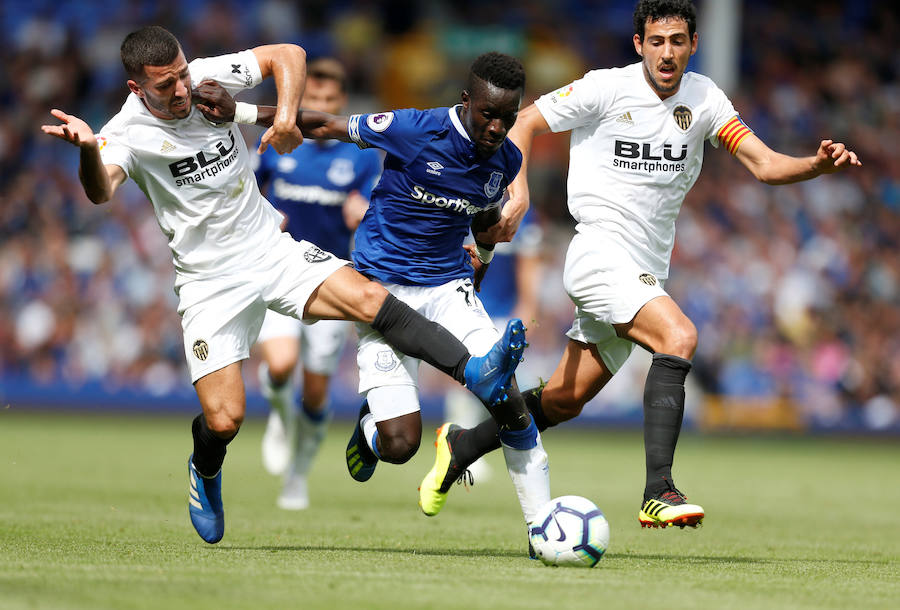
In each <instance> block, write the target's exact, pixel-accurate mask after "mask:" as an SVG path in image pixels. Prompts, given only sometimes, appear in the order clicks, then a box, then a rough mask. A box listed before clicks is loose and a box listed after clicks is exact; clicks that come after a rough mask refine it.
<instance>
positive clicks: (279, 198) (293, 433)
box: [256, 57, 381, 510]
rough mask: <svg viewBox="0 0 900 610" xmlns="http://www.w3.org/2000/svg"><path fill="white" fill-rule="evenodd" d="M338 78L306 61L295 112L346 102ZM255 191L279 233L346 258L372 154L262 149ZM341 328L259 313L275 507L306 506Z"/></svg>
mask: <svg viewBox="0 0 900 610" xmlns="http://www.w3.org/2000/svg"><path fill="white" fill-rule="evenodd" d="M346 84H347V74H346V71H345V70H344V67H343V66H342V65H341V64H340V62H338V61H337V60H336V59H334V58H330V57H321V58H318V59H315V60H312V61H310V62H308V63H307V67H306V88H305V89H304V91H303V97H302V99H301V101H300V105H301V107H302V108H306V109H309V110H317V111H321V112H327V113H331V114H336V113H339V112H341V111H342V110H343V108H344V106H345V105H346V103H347V88H346ZM258 161H259V164H258V167H257V168H256V178H257V181H258V182H259V185H260V189H261V190H262V191H263V192H264V194H265V195H266V196H267V198H268V199H269V201H270V202H271V203H272V205H274V206H275V208H276V209H277V210H278V211H279V212H281V214H282V215H283V216H284V218H285V220H284V230H285V231H287V232H288V233H290V234H291V236H292V237H293V238H294V239H296V240H297V241H301V240H306V241H309V242H312V243H314V244H316V245H318V246H319V247H321V248H322V249H323V250H327V251H328V252H331V253H333V254H337V255H338V256H341V257H348V256H349V255H350V247H351V240H352V237H353V231H354V230H355V229H356V227H357V226H358V225H359V222H360V221H361V220H362V217H363V214H364V213H365V211H366V208H367V207H368V205H369V195H370V194H371V191H372V187H373V186H375V182H376V181H377V180H378V177H379V176H380V175H381V158H380V156H379V155H378V152H377V151H375V150H371V149H360V148H359V147H357V146H355V145H353V144H350V143H346V142H339V141H337V140H308V141H304V142H303V143H302V144H301V145H300V146H299V147H297V148H296V149H294V150H293V151H292V152H291V153H288V154H284V155H279V154H278V153H277V151H275V150H274V149H272V148H269V149H267V150H266V151H265V152H264V153H263V154H262V155H259V156H258ZM349 330H350V323H349V322H345V321H343V320H320V321H319V322H317V323H315V324H304V323H302V322H301V321H300V320H297V319H296V318H292V317H290V316H285V315H282V314H280V313H278V312H276V311H272V310H269V311H267V312H266V317H265V320H264V321H263V325H262V328H261V330H260V332H259V338H258V339H257V345H258V346H259V349H260V354H261V357H262V360H263V362H262V364H261V366H260V367H259V382H260V388H261V391H262V394H263V396H264V397H265V398H266V400H267V401H268V403H269V406H270V407H271V410H270V412H269V418H268V422H267V425H266V431H265V434H264V435H263V442H262V457H263V465H264V466H265V467H266V470H268V471H269V472H270V473H272V474H277V475H281V474H283V475H284V482H283V485H282V490H281V494H280V495H279V496H278V502H277V503H278V506H279V507H280V508H283V509H286V510H302V509H305V508H307V507H308V506H309V492H308V487H307V474H308V473H309V469H310V467H311V466H312V462H313V460H314V458H315V456H316V454H317V453H318V450H319V446H320V445H321V443H322V440H323V439H324V437H325V433H326V431H327V427H328V422H329V420H330V419H331V418H330V414H329V411H328V403H327V399H328V386H329V382H330V380H331V376H332V375H333V374H334V372H335V370H336V369H337V366H338V363H339V361H340V355H341V351H342V348H343V346H344V344H345V343H346V341H347V334H348V331H349ZM301 350H302V356H303V394H302V399H301V400H300V404H299V405H298V404H297V399H296V389H295V387H294V384H293V376H294V369H295V368H296V366H297V361H298V360H299V358H300V355H301Z"/></svg>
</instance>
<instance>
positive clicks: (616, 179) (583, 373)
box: [419, 0, 862, 528]
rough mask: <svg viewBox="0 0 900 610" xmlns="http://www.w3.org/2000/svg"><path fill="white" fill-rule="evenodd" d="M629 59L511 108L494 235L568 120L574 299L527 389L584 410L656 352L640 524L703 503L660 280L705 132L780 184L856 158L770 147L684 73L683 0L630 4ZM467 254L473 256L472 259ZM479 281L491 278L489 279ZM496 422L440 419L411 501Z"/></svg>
mask: <svg viewBox="0 0 900 610" xmlns="http://www.w3.org/2000/svg"><path fill="white" fill-rule="evenodd" d="M634 27H635V34H634V48H635V51H637V54H638V55H639V56H641V58H642V61H640V62H639V63H635V64H632V65H630V66H626V67H624V68H613V69H605V70H593V71H590V72H588V73H587V74H585V75H584V77H583V78H581V79H579V80H576V81H575V82H573V83H571V84H569V85H566V86H564V87H562V88H561V89H558V90H556V91H554V92H552V93H550V94H547V95H544V96H543V97H541V98H539V99H538V100H537V101H536V102H535V103H534V104H533V105H531V106H529V107H528V108H526V109H525V110H523V111H522V112H521V113H520V114H519V119H518V121H517V122H516V125H515V127H514V128H513V129H512V130H511V131H510V134H509V138H510V139H511V140H513V141H514V142H515V143H516V144H517V145H518V147H519V148H520V150H521V151H522V153H523V155H524V158H525V161H523V164H522V171H521V172H520V173H519V175H518V177H517V178H516V179H515V181H514V182H513V183H512V184H511V185H510V188H509V192H510V201H509V202H508V203H507V204H506V206H504V208H503V212H502V218H501V220H500V222H499V223H497V224H496V225H494V226H493V227H491V229H490V234H491V235H490V237H491V239H490V240H487V236H483V237H482V238H481V239H482V241H486V240H487V241H507V240H509V239H510V237H511V236H512V235H513V234H514V233H515V230H516V228H517V227H518V224H519V221H520V219H521V218H522V216H523V215H524V213H525V211H526V210H527V209H528V205H529V201H528V184H527V171H526V165H527V159H528V155H529V152H530V150H531V143H532V140H533V138H534V137H535V136H536V135H539V134H541V133H546V132H547V131H554V132H561V131H571V143H570V154H569V176H568V205H569V212H570V213H571V214H572V216H573V217H574V218H575V220H576V221H577V222H578V225H577V228H576V230H577V233H576V235H575V237H574V238H573V239H572V242H571V244H570V246H569V250H568V253H567V256H566V263H565V271H564V275H563V281H564V284H565V287H566V291H567V292H568V293H569V296H570V297H571V299H572V301H573V302H574V303H575V320H574V322H573V324H572V328H571V329H570V330H569V331H568V333H567V336H568V337H569V342H568V345H567V347H566V350H565V353H564V354H563V356H562V359H561V361H560V363H559V365H558V366H557V368H556V371H555V372H554V373H553V375H552V376H551V377H550V380H549V381H548V382H547V383H546V385H545V386H544V387H543V388H535V389H532V390H528V391H525V392H523V396H524V397H525V400H526V403H527V404H528V406H529V409H530V411H531V413H532V416H533V417H534V420H535V423H537V425H538V429H539V430H541V431H543V430H544V429H546V428H548V427H550V426H555V425H556V424H559V423H561V422H564V421H566V420H569V419H572V418H573V417H576V416H577V415H578V414H579V413H581V409H582V408H583V407H584V405H585V404H586V403H587V402H588V401H589V400H590V399H592V398H593V397H594V396H595V395H596V394H597V393H598V392H599V391H600V390H601V389H602V388H603V387H604V386H605V385H606V384H607V383H608V382H609V380H610V379H611V378H612V376H613V375H614V374H615V373H616V371H618V370H619V368H620V367H621V366H622V365H623V364H624V362H625V360H626V359H627V358H628V356H629V355H630V354H631V351H632V350H633V349H634V346H635V344H637V345H641V346H643V347H644V348H645V349H647V350H649V351H650V352H651V353H652V354H653V363H652V365H651V367H650V371H649V374H648V375H647V381H646V385H645V387H644V451H645V457H646V472H647V478H646V485H645V488H644V495H643V500H642V501H641V508H640V510H639V511H638V520H639V521H640V523H641V526H642V527H666V526H668V525H678V526H680V527H682V528H683V527H685V526H693V527H696V526H697V525H699V524H700V522H701V521H702V520H703V517H704V510H703V508H702V507H701V506H699V505H697V504H690V503H688V502H687V498H686V497H685V496H684V494H682V493H681V492H680V491H679V490H678V489H677V488H676V487H675V485H674V482H673V480H672V462H673V458H674V454H675V444H676V442H677V440H678V435H679V432H680V430H681V422H682V416H683V413H684V381H685V378H686V376H687V374H688V372H689V371H690V369H691V358H692V357H693V355H694V351H695V349H696V347H697V329H696V328H695V327H694V325H693V323H692V322H691V321H690V320H689V319H688V318H687V316H685V315H684V313H683V312H682V311H681V309H680V308H679V307H678V305H677V304H676V303H675V301H673V300H672V298H671V297H670V296H669V295H668V294H667V293H666V292H665V290H664V288H663V287H664V284H665V280H666V278H667V277H668V275H669V260H670V258H671V254H672V248H673V246H674V240H675V219H676V218H677V216H678V212H679V210H680V208H681V204H682V202H683V201H684V197H685V195H686V194H687V192H688V190H690V188H691V186H693V184H694V182H695V181H696V179H697V176H698V175H699V173H700V167H701V164H702V162H703V143H704V140H709V141H710V143H711V144H712V145H713V146H715V147H720V146H721V147H723V148H725V149H726V150H727V151H728V152H729V153H731V154H732V155H734V156H735V157H736V158H737V159H738V161H740V162H741V163H742V164H743V165H744V166H745V167H746V168H747V169H748V170H749V171H750V172H751V173H752V174H753V175H754V176H755V177H756V178H757V179H758V180H760V181H762V182H765V183H767V184H787V183H792V182H798V181H801V180H808V179H810V178H815V177H816V176H819V175H820V174H827V173H833V172H836V171H839V170H842V169H845V168H847V167H851V166H860V165H862V164H861V163H860V161H859V159H858V158H857V156H856V154H855V153H853V152H852V151H849V150H847V149H846V147H845V146H844V145H843V144H840V143H836V142H833V141H831V140H822V142H821V143H820V144H819V148H818V150H817V151H816V153H815V154H814V155H812V156H810V157H803V158H798V157H790V156H786V155H783V154H779V153H776V152H774V151H772V150H771V149H770V148H769V147H767V146H766V145H765V144H764V143H763V142H762V141H761V140H760V139H759V138H758V137H757V136H755V135H754V134H753V132H752V131H751V130H750V129H749V128H748V127H747V125H745V124H744V123H743V121H742V120H741V118H740V116H739V115H738V114H737V112H735V110H734V107H733V106H732V104H731V102H730V101H729V100H728V98H727V97H726V96H725V94H724V93H723V92H722V91H721V90H720V89H719V88H718V87H717V86H716V85H715V84H714V83H713V82H712V81H711V80H709V79H708V78H706V77H705V76H701V75H699V74H696V73H692V72H687V73H686V72H685V69H686V68H687V64H688V59H689V58H690V56H691V55H693V54H694V53H695V52H696V50H697V34H696V32H695V30H696V14H695V11H694V7H693V5H692V4H691V3H690V2H689V1H688V0H641V2H639V3H638V5H637V7H636V8H635V12H634ZM475 264H477V263H475ZM486 281H490V280H489V279H488V280H486ZM494 428H495V425H494V422H493V421H490V420H489V421H485V422H482V423H481V424H479V425H478V426H476V427H475V428H472V429H470V430H465V429H462V428H459V427H457V426H454V425H452V424H451V425H449V426H448V425H446V424H445V427H442V429H445V434H444V435H443V437H439V438H438V443H437V459H436V462H435V466H434V468H432V470H431V472H429V473H428V475H426V477H425V479H424V480H423V481H422V486H421V487H420V498H419V501H420V503H422V504H423V505H428V506H429V507H430V508H431V510H432V511H433V513H434V514H436V513H437V511H439V510H440V508H441V507H442V506H443V504H444V502H445V501H446V496H447V493H448V492H449V489H450V486H451V484H452V483H453V481H454V480H456V479H457V478H458V477H459V476H461V475H462V474H463V473H464V472H465V469H466V467H467V466H468V464H471V463H472V462H473V461H475V460H476V459H477V458H479V457H481V456H482V455H483V454H485V453H487V452H488V451H491V450H493V449H494V448H495V447H497V446H498V443H497V441H496V431H495V429H494Z"/></svg>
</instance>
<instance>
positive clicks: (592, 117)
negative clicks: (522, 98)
mask: <svg viewBox="0 0 900 610" xmlns="http://www.w3.org/2000/svg"><path fill="white" fill-rule="evenodd" d="M612 90H613V87H612V86H610V83H609V82H608V70H592V71H590V72H588V73H587V74H585V75H584V76H583V77H582V78H579V79H578V80H576V81H574V82H572V83H569V84H568V85H565V86H564V87H560V88H559V89H557V90H556V91H553V92H552V93H547V94H545V95H542V96H541V97H539V98H538V99H537V100H535V102H534V104H535V106H537V108H538V110H539V111H540V112H541V115H542V116H543V117H544V120H545V121H547V125H549V126H550V130H551V131H554V132H560V131H568V130H570V129H574V128H575V127H580V126H582V125H586V124H588V123H593V122H594V121H597V120H598V119H600V118H601V117H602V116H603V115H604V114H605V113H606V111H607V108H608V107H609V104H610V101H611V99H610V93H609V92H611V91H612Z"/></svg>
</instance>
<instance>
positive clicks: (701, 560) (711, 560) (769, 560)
mask: <svg viewBox="0 0 900 610" xmlns="http://www.w3.org/2000/svg"><path fill="white" fill-rule="evenodd" d="M207 548H208V549H209V550H215V551H223V552H227V551H263V552H267V553H282V552H355V553H390V554H394V555H410V556H415V555H419V556H425V557H495V558H513V559H523V558H526V557H527V556H528V554H527V552H526V550H525V549H522V551H502V550H497V549H485V548H482V549H435V548H430V549H428V548H426V549H421V548H409V547H406V548H388V547H343V546H329V545H318V546H316V545H304V544H296V545H278V546H272V545H268V546H215V547H213V546H209V547H207ZM603 559H604V564H608V563H610V562H611V561H612V562H616V561H660V562H666V563H670V564H694V565H711V566H715V565H728V564H756V565H778V564H790V563H813V564H815V563H820V564H846V565H860V566H877V565H889V564H891V563H892V562H891V560H890V559H887V558H885V559H882V560H876V559H841V558H836V557H825V558H815V557H735V556H718V557H717V556H710V555H685V554H680V555H676V554H674V553H673V554H671V555H663V554H652V555H648V554H641V553H628V552H625V553H615V552H612V553H607V554H606V555H604V558H603Z"/></svg>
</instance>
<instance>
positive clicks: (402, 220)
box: [348, 107, 522, 286]
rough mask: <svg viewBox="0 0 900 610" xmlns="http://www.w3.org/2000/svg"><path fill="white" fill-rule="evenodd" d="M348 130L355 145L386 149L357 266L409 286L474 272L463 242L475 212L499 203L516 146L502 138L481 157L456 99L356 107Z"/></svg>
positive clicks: (361, 231)
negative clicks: (360, 111) (363, 110)
mask: <svg viewBox="0 0 900 610" xmlns="http://www.w3.org/2000/svg"><path fill="white" fill-rule="evenodd" d="M348 130H349V132H350V137H351V139H352V140H353V141H354V142H356V143H357V144H358V145H359V146H360V147H368V146H375V147H378V148H381V149H382V150H384V151H385V152H386V153H387V156H386V158H385V160H384V170H383V173H382V175H381V180H379V182H378V184H377V185H376V186H375V189H374V190H373V191H372V198H371V203H370V204H369V209H368V211H366V215H365V218H363V221H362V224H360V225H359V228H358V229H357V230H356V247H355V249H354V251H353V262H354V263H355V264H356V268H357V269H358V270H359V271H360V272H362V273H364V274H365V275H367V276H369V277H373V278H376V279H379V280H382V281H384V282H391V283H396V284H404V285H408V286H437V285H440V284H444V283H446V282H448V281H450V280H453V279H457V278H463V277H471V275H472V267H471V266H470V265H469V263H468V260H469V255H468V254H467V253H466V252H465V251H464V250H463V249H462V244H463V240H464V239H465V237H466V235H467V234H468V232H469V226H470V225H471V222H472V215H473V214H475V213H476V212H479V211H481V210H483V209H484V208H486V207H489V206H491V205H496V204H499V202H500V200H501V198H502V197H503V191H504V190H505V189H506V186H507V185H508V184H509V183H510V182H511V181H512V180H513V178H515V176H516V174H517V173H518V172H519V168H520V167H521V165H522V153H520V152H519V149H518V148H516V146H515V145H514V144H513V143H512V142H510V141H509V140H506V141H505V142H504V143H503V145H502V146H501V147H500V149H499V150H498V151H497V152H495V153H494V154H493V155H491V157H489V158H487V159H479V158H478V157H477V156H476V154H475V146H474V145H473V144H472V142H471V140H470V139H469V136H468V135H467V134H466V131H465V128H464V127H463V125H462V123H461V122H460V120H459V116H458V115H457V107H454V108H433V109H431V110H415V109H408V110H396V111H394V112H382V113H377V114H367V115H366V114H364V115H354V116H352V117H350V121H349V128H348Z"/></svg>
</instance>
